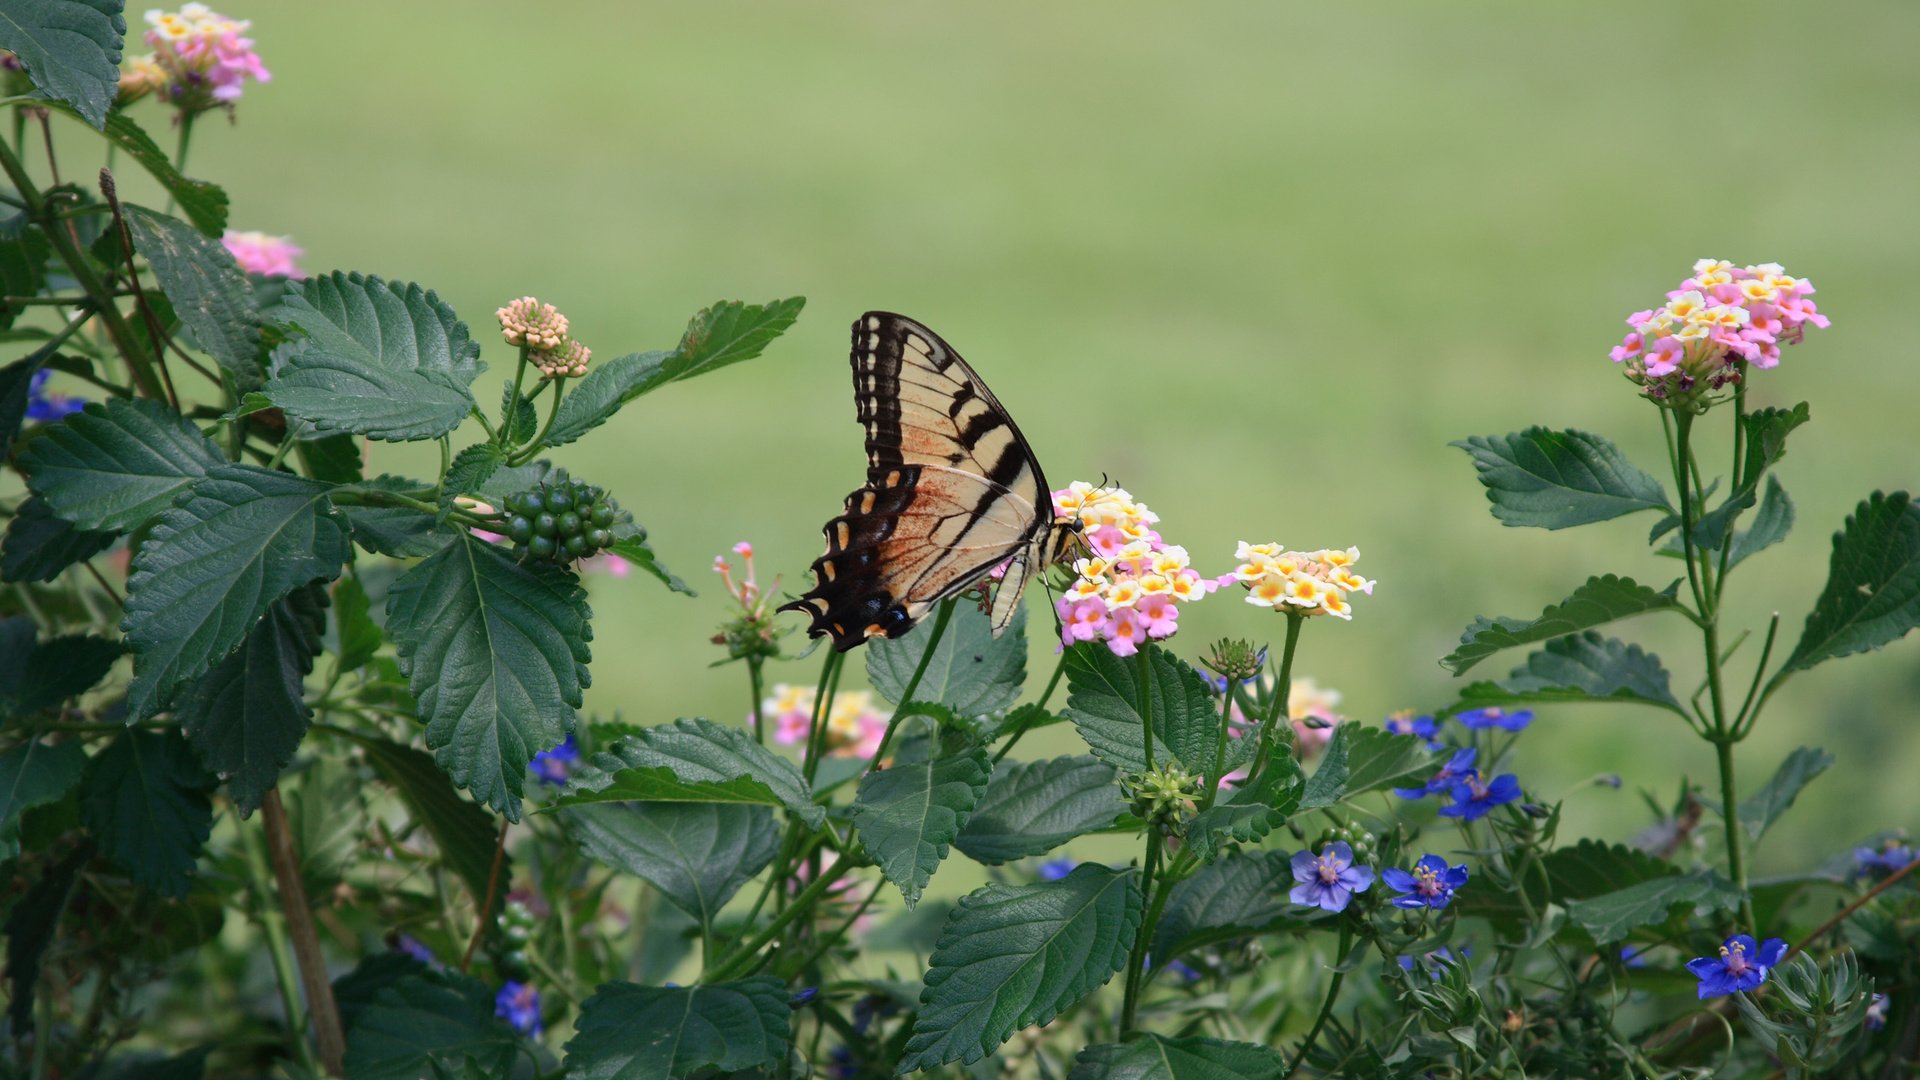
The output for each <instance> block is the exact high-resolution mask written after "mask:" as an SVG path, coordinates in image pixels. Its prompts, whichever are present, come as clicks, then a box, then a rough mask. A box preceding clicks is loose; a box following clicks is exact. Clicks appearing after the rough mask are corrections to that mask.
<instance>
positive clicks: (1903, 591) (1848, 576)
mask: <svg viewBox="0 0 1920 1080" xmlns="http://www.w3.org/2000/svg"><path fill="white" fill-rule="evenodd" d="M1917 624H1920V507H1916V506H1915V505H1913V502H1912V499H1911V498H1910V497H1909V496H1908V495H1907V493H1906V492H1904V491H1896V492H1894V493H1893V494H1891V495H1887V494H1883V493H1881V492H1878V491H1876V492H1874V493H1873V495H1872V496H1871V497H1869V498H1868V499H1867V501H1866V502H1863V503H1861V504H1860V505H1859V507H1857V508H1856V509H1855V510H1854V512H1853V515H1852V516H1851V517H1849V518H1847V523H1846V526H1845V528H1843V529H1842V530H1841V531H1840V532H1838V533H1835V534H1834V537H1833V560H1832V563H1831V564H1830V567H1829V569H1828V571H1827V587H1826V589H1825V590H1823V591H1822V592H1821V593H1820V599H1819V600H1817V601H1815V602H1814V605H1813V611H1812V612H1810V613H1809V614H1808V615H1807V626H1806V629H1805V630H1803V631H1801V633H1800V644H1799V645H1797V646H1795V647H1794V650H1793V655H1792V656H1789V657H1787V660H1786V663H1785V664H1783V665H1781V668H1780V670H1779V672H1777V673H1776V674H1775V675H1774V677H1773V678H1774V682H1776V683H1777V682H1779V681H1780V679H1782V678H1784V677H1785V676H1786V675H1787V674H1789V673H1790V672H1795V671H1805V670H1806V669H1808V668H1810V667H1812V666H1814V665H1815V664H1818V663H1820V662H1821V661H1823V660H1831V659H1833V658H1834V657H1837V656H1847V655H1849V654H1851V653H1857V652H1867V651H1870V650H1873V649H1878V648H1879V647H1880V646H1882V645H1885V644H1887V643H1888V642H1890V641H1896V640H1898V639H1899V638H1901V637H1903V636H1905V635H1906V633H1907V631H1909V630H1912V629H1913V628H1914V626H1915V625H1917Z"/></svg>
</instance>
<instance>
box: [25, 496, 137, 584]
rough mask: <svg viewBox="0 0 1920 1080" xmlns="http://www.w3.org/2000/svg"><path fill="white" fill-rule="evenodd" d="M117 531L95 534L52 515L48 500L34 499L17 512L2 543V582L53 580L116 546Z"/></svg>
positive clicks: (30, 498)
mask: <svg viewBox="0 0 1920 1080" xmlns="http://www.w3.org/2000/svg"><path fill="white" fill-rule="evenodd" d="M119 535H120V534H119V533H115V532H93V531H90V530H87V529H82V528H80V527H79V526H77V525H75V524H73V523H72V522H70V521H61V520H60V519H59V518H57V517H54V516H53V510H52V509H51V508H50V507H48V506H47V501H46V500H45V499H42V498H41V497H40V496H38V495H34V496H31V497H29V498H28V499H27V501H25V502H23V503H21V504H20V506H19V508H18V509H17V510H15V511H14V515H13V520H12V521H10V522H8V523H7V537H6V540H5V542H4V543H0V581H9V582H24V581H52V580H53V579H54V578H56V577H59V576H60V572H61V571H63V570H65V569H66V568H67V567H69V566H72V565H74V564H75V563H81V562H85V561H86V560H88V559H91V558H93V557H94V556H95V555H98V554H100V553H101V552H102V551H105V550H106V549H107V548H109V547H112V546H113V542H114V540H115V539H117V538H118V537H119Z"/></svg>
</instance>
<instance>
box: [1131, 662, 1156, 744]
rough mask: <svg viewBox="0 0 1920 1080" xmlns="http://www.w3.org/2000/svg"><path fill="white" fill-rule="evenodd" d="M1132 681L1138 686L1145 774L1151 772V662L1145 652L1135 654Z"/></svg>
mask: <svg viewBox="0 0 1920 1080" xmlns="http://www.w3.org/2000/svg"><path fill="white" fill-rule="evenodd" d="M1136 655H1137V657H1138V659H1137V660H1136V661H1135V663H1134V681H1135V682H1137V683H1139V685H1140V735H1141V738H1142V739H1144V740H1145V742H1146V751H1147V768H1146V771H1147V772H1152V771H1153V660H1152V658H1151V657H1150V655H1149V654H1148V652H1147V650H1145V649H1141V650H1140V652H1139V653H1138V654H1136Z"/></svg>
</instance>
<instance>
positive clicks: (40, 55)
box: [0, 0, 127, 128]
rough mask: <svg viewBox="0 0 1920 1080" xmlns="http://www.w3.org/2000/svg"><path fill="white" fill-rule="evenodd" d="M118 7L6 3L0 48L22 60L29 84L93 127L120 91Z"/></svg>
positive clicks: (69, 1)
mask: <svg viewBox="0 0 1920 1080" xmlns="http://www.w3.org/2000/svg"><path fill="white" fill-rule="evenodd" d="M120 8H121V4H119V3H117V2H114V3H101V2H97V0H95V2H89V0H10V2H9V3H8V4H7V5H6V7H5V8H0V49H6V50H8V51H9V52H11V53H13V54H14V55H15V56H17V57H19V58H20V64H21V66H22V67H24V68H26V69H27V77H28V78H30V79H32V80H33V85H34V86H35V87H37V88H38V89H39V90H40V91H41V92H42V93H44V94H46V95H47V96H48V97H51V98H55V99H57V100H60V101H64V102H66V103H67V104H69V105H71V106H73V108H74V111H75V112H78V113H79V114H80V116H81V118H82V119H84V120H86V122H87V123H89V124H92V125H93V126H94V127H96V128H97V127H100V126H101V125H103V124H105V123H106V121H107V110H108V109H110V108H112V107H113V99H114V96H115V95H117V94H118V93H119V92H120V46H121V39H122V38H123V37H124V36H125V35H126V32H127V21H126V19H124V18H122V17H121V15H120Z"/></svg>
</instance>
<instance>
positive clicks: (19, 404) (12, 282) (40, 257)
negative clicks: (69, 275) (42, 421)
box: [0, 210, 53, 457]
mask: <svg viewBox="0 0 1920 1080" xmlns="http://www.w3.org/2000/svg"><path fill="white" fill-rule="evenodd" d="M52 252H53V246H52V245H51V244H49V243H48V242H47V237H46V234H45V233H42V232H41V231H40V230H39V229H38V228H36V227H35V226H33V225H32V224H31V223H30V222H28V220H27V213H26V211H24V210H22V211H21V212H20V213H17V214H15V215H13V216H12V217H7V218H0V289H5V290H6V291H5V292H4V293H0V330H4V329H6V328H8V327H10V326H12V325H13V321H14V320H15V319H17V318H19V317H20V314H21V313H22V312H23V311H25V310H26V305H24V304H9V303H7V302H6V300H5V299H4V297H8V296H39V295H40V293H41V291H42V290H43V289H45V288H46V287H47V260H48V258H50V257H51V255H52ZM39 367H40V361H39V359H38V354H37V353H36V354H35V355H34V356H30V357H28V358H27V359H25V360H22V361H19V362H17V363H14V364H10V365H8V366H7V368H6V370H7V371H13V372H16V373H17V379H18V396H17V397H16V396H15V395H14V393H12V392H6V393H0V457H4V456H5V455H6V452H7V443H8V442H9V441H10V440H11V439H12V438H13V433H14V432H16V431H18V430H19V429H20V418H21V414H22V413H23V412H24V411H25V409H26V403H27V398H26V379H27V378H28V377H29V376H31V375H32V374H33V372H34V371H35V370H38V369H39ZM0 380H4V377H0ZM0 385H6V383H5V382H4V381H0Z"/></svg>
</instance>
